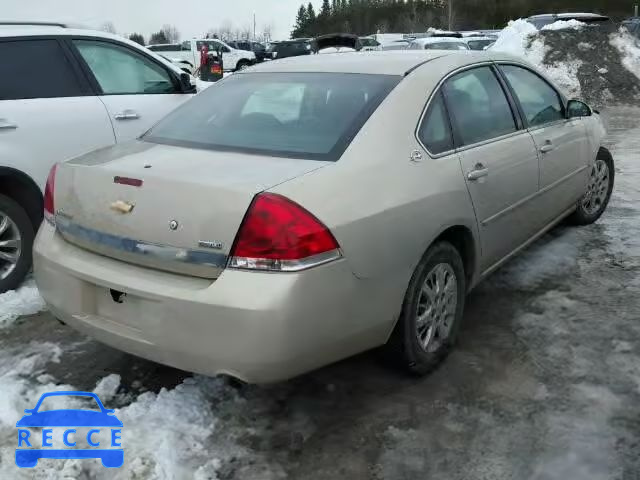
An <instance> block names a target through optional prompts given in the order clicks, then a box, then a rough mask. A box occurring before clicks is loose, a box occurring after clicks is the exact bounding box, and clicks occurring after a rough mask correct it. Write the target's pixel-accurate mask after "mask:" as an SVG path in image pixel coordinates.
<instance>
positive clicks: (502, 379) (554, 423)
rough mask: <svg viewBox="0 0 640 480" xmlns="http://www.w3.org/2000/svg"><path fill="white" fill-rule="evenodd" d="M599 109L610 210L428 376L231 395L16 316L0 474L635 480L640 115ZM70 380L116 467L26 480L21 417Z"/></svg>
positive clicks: (5, 367) (554, 238) (377, 376)
mask: <svg viewBox="0 0 640 480" xmlns="http://www.w3.org/2000/svg"><path fill="white" fill-rule="evenodd" d="M607 113H608V115H609V116H610V137H609V144H610V146H611V148H612V151H613V154H614V158H615V159H616V162H617V168H616V174H617V179H616V180H617V187H616V191H615V193H614V197H613V200H612V203H611V205H610V207H609V210H608V212H607V213H606V214H605V217H603V219H602V220H601V221H600V222H599V223H598V224H596V225H593V226H591V227H588V228H583V229H573V228H567V227H560V228H558V229H556V230H554V231H553V232H552V233H550V234H549V235H547V236H546V237H545V238H543V239H542V240H541V241H539V242H538V243H537V244H536V245H534V246H533V247H532V248H530V249H529V250H528V251H527V252H526V253H524V254H523V255H521V256H520V257H519V258H518V259H517V260H515V261H514V262H512V263H510V264H509V265H508V266H507V267H505V268H504V269H502V270H501V271H500V272H498V273H496V274H495V275H493V276H492V278H490V279H489V280H488V281H486V282H485V283H483V284H482V285H481V286H480V287H478V289H477V290H476V291H475V292H474V293H473V294H472V295H471V297H470V299H469V302H468V306H467V314H466V318H465V325H464V327H463V331H462V334H461V338H460V345H459V348H458V349H457V350H456V351H455V352H454V353H453V354H452V355H451V357H450V358H449V359H448V360H447V361H446V362H445V364H444V365H443V366H442V368H440V369H439V370H437V371H436V372H435V373H433V374H432V375H431V376H429V377H427V378H424V379H415V378H407V377H406V376H403V375H402V374H399V373H398V372H396V371H394V370H393V369H389V368H387V367H385V366H384V365H383V364H382V363H381V362H380V361H378V358H377V356H376V354H375V353H369V354H365V355H361V356H359V357H356V358H353V359H349V360H346V361H344V362H341V363H339V364H336V365H333V366H330V367H327V368H325V369H323V370H320V371H318V372H314V373H312V374H310V375H307V376H305V377H302V378H299V379H296V380H294V381H291V382H288V383H284V384H279V385H274V386H270V387H253V386H239V385H235V384H233V383H230V382H228V381H226V380H224V379H210V378H205V377H191V376H190V375H189V374H187V373H185V372H181V371H177V370H173V369H170V368H166V367H162V366H160V365H157V364H153V363H150V362H146V361H144V360H140V359H136V358H134V357H131V356H128V355H126V354H123V353H120V352H118V351H115V350H112V349H110V348H108V347H105V346H102V345H100V344H98V343H96V342H94V341H92V340H89V339H86V338H84V337H81V336H79V335H77V334H75V333H74V332H73V331H72V330H70V329H68V328H66V327H63V326H61V325H59V324H58V323H57V322H56V321H55V320H54V319H53V318H52V317H51V316H50V315H49V314H48V313H46V312H44V313H40V314H36V315H33V316H29V317H22V318H20V319H18V320H17V321H15V322H6V323H5V326H4V328H2V329H0V391H1V392H2V394H1V395H0V448H1V450H0V478H63V477H67V478H139V479H144V478H176V479H182V478H185V479H187V478H189V479H190V478H197V479H238V480H240V479H242V480H251V479H261V480H262V479H279V478H288V479H305V480H314V479H332V480H333V479H341V478H345V479H393V480H395V479H449V480H457V479H460V480H462V479H465V480H466V479H474V480H481V479H487V480H489V479H490V480H502V479H505V480H506V479H536V480H537V479H539V480H547V479H562V480H573V479H579V480H592V479H593V480H596V479H597V480H600V479H619V480H637V479H639V478H640V276H639V275H638V273H639V272H640V127H639V124H640V122H638V118H640V110H637V109H633V108H616V109H614V110H610V111H609V112H607ZM0 323H1V322H0ZM69 387H72V388H73V389H85V390H94V389H96V391H97V392H99V393H100V395H101V398H102V399H103V401H104V402H105V403H106V404H107V405H108V407H111V408H113V407H119V408H118V410H117V412H116V414H117V415H118V417H119V418H120V419H121V420H122V421H123V423H124V429H123V444H124V448H125V466H124V467H123V468H121V469H117V470H108V471H107V470H106V469H104V468H102V467H101V466H100V464H99V463H98V462H93V461H83V462H79V461H74V460H72V461H66V462H62V461H56V460H45V461H41V462H40V463H39V465H38V467H37V468H36V469H34V470H29V471H26V470H21V471H18V469H17V468H16V467H15V464H14V463H13V455H14V449H15V446H16V444H15V435H16V434H15V422H16V421H17V420H18V419H19V417H20V416H21V415H22V410H23V409H24V408H31V407H32V406H33V401H34V399H37V398H38V396H39V395H40V394H41V393H42V392H44V391H48V390H51V389H52V388H57V389H65V388H69Z"/></svg>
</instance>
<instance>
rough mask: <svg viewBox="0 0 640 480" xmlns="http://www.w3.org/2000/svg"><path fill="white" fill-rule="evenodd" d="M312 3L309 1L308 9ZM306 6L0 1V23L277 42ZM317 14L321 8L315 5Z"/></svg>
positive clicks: (224, 1)
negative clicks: (228, 33)
mask: <svg viewBox="0 0 640 480" xmlns="http://www.w3.org/2000/svg"><path fill="white" fill-rule="evenodd" d="M307 2H308V0H305V3H307ZM301 3H303V0H18V1H16V0H0V20H49V21H66V22H74V23H81V24H83V25H86V26H88V27H92V28H98V27H100V26H101V25H102V24H104V23H105V22H107V21H110V22H113V24H114V26H115V28H116V31H117V32H118V33H120V34H129V33H132V32H140V33H142V34H143V35H144V36H145V38H148V37H149V34H151V33H152V32H154V31H158V30H159V29H160V28H161V27H162V25H163V24H165V23H169V24H173V25H175V26H176V27H177V28H178V30H179V31H180V34H181V38H182V39H186V38H193V37H197V36H201V35H203V34H204V33H206V32H207V31H208V30H210V29H212V28H215V27H218V26H220V25H222V24H223V23H225V22H226V23H228V22H231V23H233V25H234V26H235V27H237V28H240V29H242V28H243V27H245V28H253V27H252V24H253V14H254V13H255V15H256V24H257V27H256V29H257V32H260V31H261V30H262V28H263V26H264V25H271V27H272V39H273V40H282V39H285V38H289V34H290V32H291V29H292V27H293V24H294V23H295V18H296V13H297V10H298V8H299V7H300V4H301ZM313 3H314V6H315V7H316V8H317V7H318V6H319V4H320V3H321V2H320V1H319V0H314V1H313Z"/></svg>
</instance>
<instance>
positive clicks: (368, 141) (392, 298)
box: [274, 62, 479, 311]
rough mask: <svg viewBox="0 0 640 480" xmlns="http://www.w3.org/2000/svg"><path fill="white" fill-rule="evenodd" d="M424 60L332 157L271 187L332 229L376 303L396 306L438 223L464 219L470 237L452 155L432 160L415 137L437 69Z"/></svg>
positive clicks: (471, 223)
mask: <svg viewBox="0 0 640 480" xmlns="http://www.w3.org/2000/svg"><path fill="white" fill-rule="evenodd" d="M431 63H435V62H430V63H429V64H427V65H425V66H423V67H421V68H419V69H418V70H416V71H415V72H413V73H412V74H411V75H409V76H408V77H406V78H404V79H403V80H402V81H401V82H400V84H399V85H398V86H397V87H396V88H395V89H394V90H393V91H392V92H391V94H390V95H389V96H388V97H387V99H386V100H385V101H384V102H383V103H382V104H381V106H380V107H379V108H378V110H377V111H376V112H375V113H374V114H373V115H372V116H371V118H370V119H369V121H368V122H367V123H366V124H365V125H364V126H363V128H362V130H361V131H360V133H359V134H358V135H357V137H356V138H355V139H354V141H353V142H352V144H351V145H350V147H349V148H348V149H347V150H346V152H345V153H344V155H343V157H342V158H341V159H340V160H339V161H338V162H336V163H335V164H333V165H330V166H328V167H326V168H323V169H321V170H317V171H314V172H312V173H310V174H307V175H305V176H303V177H300V178H297V179H295V180H292V181H289V182H287V183H285V184H282V185H280V186H278V187H276V188H275V189H274V191H276V192H277V193H281V194H283V195H286V196H288V197H290V198H292V199H294V200H295V201H297V202H299V203H300V204H301V205H303V206H304V207H305V208H307V209H309V210H310V211H311V212H313V214H314V215H316V216H317V217H318V218H319V219H320V220H322V221H323V222H324V223H325V224H326V225H327V226H328V227H329V228H330V229H331V231H332V232H333V234H334V235H335V237H336V239H337V241H338V243H339V244H340V246H341V248H342V251H343V253H344V256H345V258H346V261H347V262H348V263H349V265H350V267H351V269H352V271H353V273H354V275H356V276H357V277H358V278H360V279H361V280H363V282H365V283H367V284H368V285H369V286H370V287H371V290H370V292H371V294H372V295H371V297H370V301H371V302H372V303H376V302H380V307H381V308H382V309H383V310H385V309H388V305H387V304H390V305H392V308H397V310H398V311H399V309H400V306H401V303H402V298H403V295H404V293H405V291H406V288H407V285H408V283H409V280H410V278H411V275H412V273H413V271H414V269H415V267H416V266H417V264H418V262H419V261H420V259H421V257H422V256H423V254H424V253H425V251H426V250H427V248H428V247H429V245H430V244H431V243H432V242H433V241H434V239H436V238H437V237H438V235H440V234H441V233H442V232H443V231H444V230H445V229H447V228H448V227H450V226H454V225H463V226H466V227H467V228H469V229H470V230H471V231H472V232H473V233H474V236H475V237H476V238H477V225H476V220H475V215H474V212H473V207H472V205H471V202H470V199H469V194H468V191H467V188H466V185H465V182H464V179H463V176H462V171H461V166H460V163H459V160H458V157H457V155H455V154H453V155H450V156H447V157H444V158H439V159H433V158H431V157H430V156H429V155H428V154H427V153H426V152H425V151H424V150H423V149H422V147H421V146H420V144H419V143H418V141H417V140H416V137H415V133H414V132H415V130H416V127H417V124H418V122H419V119H420V116H421V114H422V111H423V108H424V106H425V104H426V102H427V99H428V98H429V96H430V94H431V92H432V90H433V88H434V86H435V85H436V84H437V82H438V80H439V79H440V78H441V77H442V76H443V73H442V70H440V69H438V68H435V69H434V68H430V67H433V66H435V65H430V64H431ZM413 150H419V151H421V152H422V154H423V160H422V161H421V162H418V163H416V162H412V161H411V160H410V158H409V157H410V155H411V153H412V151H413ZM476 243H477V242H476ZM476 251H477V252H478V253H479V247H476ZM378 288H380V293H381V295H378V296H377V297H376V296H375V295H376V292H377V289H378Z"/></svg>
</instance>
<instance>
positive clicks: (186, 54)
mask: <svg viewBox="0 0 640 480" xmlns="http://www.w3.org/2000/svg"><path fill="white" fill-rule="evenodd" d="M171 45H172V46H173V47H174V48H175V50H166V45H160V48H161V50H160V51H161V52H162V54H163V55H165V56H167V57H171V58H179V59H181V60H186V61H188V62H191V63H192V64H193V65H194V66H195V67H199V66H200V51H201V49H202V47H203V45H206V46H207V48H208V50H209V51H210V52H213V51H214V50H221V51H222V58H223V62H224V69H225V71H235V70H242V69H243V68H246V67H248V66H250V65H253V64H254V63H256V55H255V53H253V52H248V51H246V50H238V49H236V48H232V47H230V46H229V45H227V44H226V43H224V42H223V41H222V40H218V39H215V38H205V39H201V40H198V39H195V38H194V39H191V40H185V41H184V42H182V43H181V44H180V46H179V48H178V47H177V46H176V45H177V44H171ZM147 48H149V50H151V51H152V52H153V51H157V50H156V48H158V46H157V45H150V46H149V47H147Z"/></svg>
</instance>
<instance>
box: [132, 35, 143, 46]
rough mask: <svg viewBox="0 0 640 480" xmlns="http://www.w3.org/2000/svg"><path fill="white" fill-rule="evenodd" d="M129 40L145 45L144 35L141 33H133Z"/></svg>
mask: <svg viewBox="0 0 640 480" xmlns="http://www.w3.org/2000/svg"><path fill="white" fill-rule="evenodd" d="M129 40H131V41H132V42H136V43H138V44H140V45H142V46H143V47H144V37H143V36H142V34H140V33H132V34H131V35H129Z"/></svg>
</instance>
